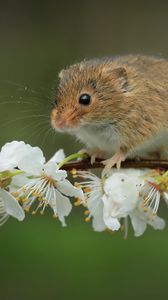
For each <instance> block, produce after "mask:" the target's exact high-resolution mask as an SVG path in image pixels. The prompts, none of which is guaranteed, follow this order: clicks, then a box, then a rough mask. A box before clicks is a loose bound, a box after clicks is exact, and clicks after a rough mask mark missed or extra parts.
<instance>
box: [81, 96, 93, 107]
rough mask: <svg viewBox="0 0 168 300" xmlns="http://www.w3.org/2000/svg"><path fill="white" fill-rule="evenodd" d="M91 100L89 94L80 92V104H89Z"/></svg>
mask: <svg viewBox="0 0 168 300" xmlns="http://www.w3.org/2000/svg"><path fill="white" fill-rule="evenodd" d="M90 102H91V96H90V95H89V94H82V95H81V96H80V98H79V103H80V104H82V105H89V104H90Z"/></svg>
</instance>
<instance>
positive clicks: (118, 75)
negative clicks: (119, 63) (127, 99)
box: [104, 67, 128, 93]
mask: <svg viewBox="0 0 168 300" xmlns="http://www.w3.org/2000/svg"><path fill="white" fill-rule="evenodd" d="M104 71H105V73H106V76H108V79H109V80H112V81H113V83H114V85H115V87H116V88H117V89H119V90H121V91H122V92H123V93H124V92H127V87H128V76H127V71H126V69H125V68H124V67H118V68H115V69H111V68H105V69H104Z"/></svg>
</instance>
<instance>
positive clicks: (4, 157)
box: [0, 141, 25, 171]
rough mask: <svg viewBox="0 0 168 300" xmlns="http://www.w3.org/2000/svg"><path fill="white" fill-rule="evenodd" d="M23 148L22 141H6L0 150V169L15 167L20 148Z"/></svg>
mask: <svg viewBox="0 0 168 300" xmlns="http://www.w3.org/2000/svg"><path fill="white" fill-rule="evenodd" d="M23 149H25V143H24V142H18V141H13V142H10V143H6V144H5V145H4V146H3V147H2V148H1V152H0V171H5V170H10V169H12V168H15V167H17V163H18V159H19V155H20V150H21V151H22V150H23Z"/></svg>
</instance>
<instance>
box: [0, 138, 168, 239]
mask: <svg viewBox="0 0 168 300" xmlns="http://www.w3.org/2000/svg"><path fill="white" fill-rule="evenodd" d="M70 157H71V158H72V157H75V155H74V156H73V155H71V156H70ZM76 157H77V156H76ZM67 161H68V159H67V158H65V154H64V151H63V150H62V149H60V150H59V151H57V152H56V153H55V155H54V156H53V157H52V158H51V159H50V160H49V161H47V162H46V159H45V157H44V155H43V152H42V150H41V149H40V148H38V147H32V146H30V145H29V144H25V143H24V142H18V141H13V142H11V143H7V144H5V145H4V146H3V147H2V149H1V151H0V225H2V224H4V223H5V222H6V220H7V219H8V218H9V216H12V217H14V218H16V219H18V220H19V221H22V220H24V218H25V214H26V213H28V212H31V213H32V214H36V213H37V212H38V211H39V212H40V213H41V214H44V212H45V209H46V208H47V207H50V208H51V209H52V210H53V216H54V217H55V218H58V219H59V220H60V221H61V223H62V225H63V226H66V222H65V217H67V216H68V215H69V214H70V212H71V210H72V204H71V202H70V199H69V198H70V197H75V198H76V201H75V205H80V206H83V207H84V208H85V211H84V214H85V220H86V221H89V220H92V226H93V229H94V230H95V231H104V230H110V231H118V230H122V231H124V236H125V237H126V236H127V232H128V224H129V223H131V224H132V228H133V230H134V235H135V236H137V237H138V236H140V235H142V234H143V233H144V231H145V230H146V228H147V225H150V226H152V227H153V228H154V229H160V230H161V229H164V227H165V221H164V220H163V219H162V218H160V217H159V216H158V208H159V203H160V200H161V199H164V200H165V202H166V204H167V202H168V172H164V171H161V170H150V169H120V170H116V169H112V170H111V171H110V172H109V174H108V175H107V174H104V172H102V174H101V176H100V177H98V176H97V175H95V174H94V173H91V172H89V171H87V170H85V171H79V170H76V169H72V170H71V174H72V176H73V177H74V178H75V179H78V181H77V182H75V183H74V185H73V184H72V183H71V182H70V181H69V180H68V179H67V177H68V173H67V171H66V170H63V168H61V167H62V166H63V165H64V164H65V163H66V162H67Z"/></svg>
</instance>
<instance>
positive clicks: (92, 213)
mask: <svg viewBox="0 0 168 300" xmlns="http://www.w3.org/2000/svg"><path fill="white" fill-rule="evenodd" d="M76 175H77V176H79V177H80V178H82V179H84V181H82V182H80V183H79V185H80V187H82V189H83V191H84V204H85V205H86V207H87V208H88V210H89V211H88V217H87V218H86V221H87V220H90V219H91V218H93V221H92V225H93V229H94V230H95V231H103V230H105V229H106V228H107V227H106V225H105V223H104V220H103V207H104V205H103V201H102V197H103V193H104V190H103V180H102V179H101V178H99V177H97V176H96V175H95V174H93V173H91V172H88V171H77V172H76ZM76 175H75V176H76Z"/></svg>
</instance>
